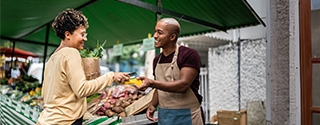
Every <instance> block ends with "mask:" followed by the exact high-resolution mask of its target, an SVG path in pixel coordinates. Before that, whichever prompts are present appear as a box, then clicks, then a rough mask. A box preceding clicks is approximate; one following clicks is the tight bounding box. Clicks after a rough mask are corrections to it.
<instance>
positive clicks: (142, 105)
mask: <svg viewBox="0 0 320 125" xmlns="http://www.w3.org/2000/svg"><path fill="white" fill-rule="evenodd" d="M154 91H155V89H152V90H151V91H150V92H149V93H148V94H146V95H144V96H143V97H141V98H140V99H138V100H137V101H135V102H134V103H132V104H131V105H129V106H128V107H126V108H125V112H126V115H127V116H133V115H135V114H137V113H139V112H141V111H143V110H145V109H147V108H148V107H149V104H150V102H151V100H152V97H153V93H154Z"/></svg>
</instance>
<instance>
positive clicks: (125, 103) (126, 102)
mask: <svg viewBox="0 0 320 125" xmlns="http://www.w3.org/2000/svg"><path fill="white" fill-rule="evenodd" d="M130 104H131V103H130V102H129V101H122V103H121V107H123V108H126V107H127V106H129V105H130Z"/></svg>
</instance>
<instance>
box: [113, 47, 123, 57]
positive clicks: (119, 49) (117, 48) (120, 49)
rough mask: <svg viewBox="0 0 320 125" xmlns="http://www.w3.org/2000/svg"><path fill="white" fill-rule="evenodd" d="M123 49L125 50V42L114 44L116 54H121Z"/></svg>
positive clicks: (114, 53)
mask: <svg viewBox="0 0 320 125" xmlns="http://www.w3.org/2000/svg"><path fill="white" fill-rule="evenodd" d="M122 50H123V44H116V45H113V49H112V52H113V55H114V56H121V55H122V52H123V51H122Z"/></svg>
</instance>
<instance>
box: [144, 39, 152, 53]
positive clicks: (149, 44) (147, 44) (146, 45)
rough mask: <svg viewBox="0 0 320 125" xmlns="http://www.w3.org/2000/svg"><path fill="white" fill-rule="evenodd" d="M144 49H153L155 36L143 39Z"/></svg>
mask: <svg viewBox="0 0 320 125" xmlns="http://www.w3.org/2000/svg"><path fill="white" fill-rule="evenodd" d="M142 48H143V51H148V50H153V49H154V38H153V37H152V38H150V39H149V38H147V39H143V44H142Z"/></svg>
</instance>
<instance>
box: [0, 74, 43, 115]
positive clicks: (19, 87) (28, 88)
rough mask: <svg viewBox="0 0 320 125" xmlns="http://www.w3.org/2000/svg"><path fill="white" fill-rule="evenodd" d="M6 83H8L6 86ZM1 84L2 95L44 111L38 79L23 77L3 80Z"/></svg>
mask: <svg viewBox="0 0 320 125" xmlns="http://www.w3.org/2000/svg"><path fill="white" fill-rule="evenodd" d="M5 82H7V83H6V84H4V83H5ZM1 83H2V84H1V87H0V91H1V94H3V95H7V96H8V97H10V98H11V99H13V100H17V101H21V102H23V103H26V104H29V105H30V106H37V107H38V108H39V109H42V107H43V106H42V98H41V87H40V83H39V81H38V80H37V79H36V78H34V77H32V76H28V75H22V76H19V77H18V78H9V79H1Z"/></svg>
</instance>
